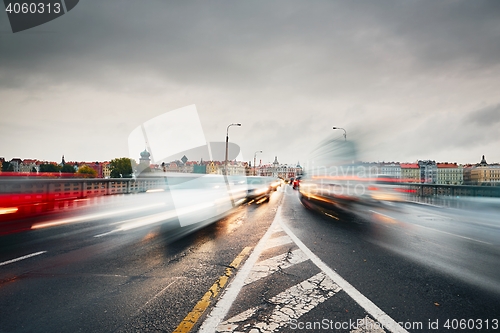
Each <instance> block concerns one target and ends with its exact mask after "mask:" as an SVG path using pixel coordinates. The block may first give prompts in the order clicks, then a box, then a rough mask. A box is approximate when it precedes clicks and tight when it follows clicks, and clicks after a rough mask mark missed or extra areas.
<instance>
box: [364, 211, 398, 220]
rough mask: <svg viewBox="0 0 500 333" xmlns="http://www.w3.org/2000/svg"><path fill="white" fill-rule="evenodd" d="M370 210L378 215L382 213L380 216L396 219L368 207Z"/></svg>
mask: <svg viewBox="0 0 500 333" xmlns="http://www.w3.org/2000/svg"><path fill="white" fill-rule="evenodd" d="M370 212H372V213H375V214H378V215H382V216H384V217H387V218H390V219H391V220H396V219H395V218H394V217H392V216H389V215H385V214H382V213H379V212H376V211H374V210H371V209H370Z"/></svg>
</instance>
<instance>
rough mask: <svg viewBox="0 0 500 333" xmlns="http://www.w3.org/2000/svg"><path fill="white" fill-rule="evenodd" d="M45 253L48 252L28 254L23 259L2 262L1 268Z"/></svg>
mask: <svg viewBox="0 0 500 333" xmlns="http://www.w3.org/2000/svg"><path fill="white" fill-rule="evenodd" d="M45 252H47V251H40V252H35V253H31V254H27V255H25V256H22V257H19V258H16V259H12V260H8V261H4V262H0V266H3V265H8V264H12V263H13V262H16V261H20V260H24V259H28V258H31V257H34V256H38V255H40V254H43V253H45Z"/></svg>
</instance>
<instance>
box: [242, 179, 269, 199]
mask: <svg viewBox="0 0 500 333" xmlns="http://www.w3.org/2000/svg"><path fill="white" fill-rule="evenodd" d="M275 182H276V180H275V179H274V178H272V177H261V176H249V177H247V186H248V189H247V199H248V200H258V199H265V200H269V197H270V196H271V192H272V191H273V184H274V183H275Z"/></svg>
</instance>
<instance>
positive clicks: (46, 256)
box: [0, 186, 500, 332]
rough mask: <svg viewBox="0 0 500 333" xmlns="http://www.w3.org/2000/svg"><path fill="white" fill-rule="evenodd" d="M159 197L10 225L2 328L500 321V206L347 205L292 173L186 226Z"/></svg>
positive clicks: (278, 327)
mask: <svg viewBox="0 0 500 333" xmlns="http://www.w3.org/2000/svg"><path fill="white" fill-rule="evenodd" d="M157 198H160V197H159V194H158V196H152V195H149V196H135V197H132V196H129V197H127V196H124V197H115V198H111V199H108V200H110V201H103V202H102V203H101V205H100V206H99V207H100V209H99V211H96V210H95V209H91V208H92V207H94V206H92V207H83V208H82V209H81V211H79V212H78V215H77V216H75V215H68V216H66V215H58V216H57V217H54V216H51V217H50V218H49V217H47V218H46V220H44V221H42V220H40V221H39V223H40V225H39V226H40V227H39V228H37V229H34V230H32V231H30V232H26V233H20V234H14V235H8V236H4V237H2V238H1V242H0V332H78V331H81V332H173V331H175V330H176V329H177V331H178V332H186V331H187V328H186V327H191V326H192V330H191V331H193V332H194V331H202V332H214V331H219V332H266V331H268V332H271V331H276V332H296V331H309V332H318V331H335V332H361V331H362V329H363V327H362V325H361V324H364V325H365V327H364V329H365V331H368V332H380V330H379V328H378V327H382V326H383V328H384V331H386V332H390V331H393V332H396V331H408V332H429V331H434V332H456V331H461V332H468V331H470V332H498V331H500V327H499V325H500V323H498V320H499V319H500V318H499V317H500V291H499V290H500V288H499V286H500V265H499V263H500V247H499V243H500V237H499V236H500V235H499V225H498V221H496V220H495V218H496V217H497V216H498V214H497V213H496V212H495V211H492V212H490V211H487V210H484V211H480V212H471V211H465V210H454V209H444V208H438V207H433V206H429V205H418V204H412V203H402V204H400V205H379V206H372V207H359V208H358V209H356V210H355V211H354V214H339V213H338V212H335V211H330V210H328V209H326V208H327V207H326V208H325V207H322V208H321V209H319V210H311V209H306V208H305V207H304V205H303V204H302V203H301V202H300V200H299V197H298V193H297V191H292V190H291V189H290V188H289V187H286V186H285V187H282V189H280V190H279V191H278V192H275V193H273V195H272V196H271V199H270V201H269V202H264V203H259V204H257V203H250V204H245V205H242V206H240V207H237V208H236V209H234V210H233V211H232V212H231V213H230V214H229V215H228V216H226V217H225V218H223V219H221V220H219V221H217V222H216V223H213V224H210V225H208V226H206V227H204V228H201V229H198V230H195V231H193V232H192V233H190V234H186V233H184V232H183V229H182V228H178V227H177V225H176V221H175V219H169V220H168V222H167V223H165V222H162V221H161V217H162V215H161V214H164V212H163V210H162V208H163V207H162V206H161V204H160V203H161V200H156V199H157ZM132 199H133V200H132ZM103 200H104V199H103ZM163 217H164V216H163ZM41 223H45V224H41ZM177 224H178V223H177ZM180 230H182V232H181V231H180ZM30 255H31V256H30ZM236 266H237V267H236ZM226 281H227V283H226ZM214 286H215V289H214ZM210 290H211V291H210ZM214 291H215V294H217V295H214ZM207 295H208V296H207ZM361 319H363V321H360V322H358V320H361ZM460 320H462V321H460ZM358 324H360V325H358ZM446 324H448V326H449V328H447V327H446V326H447V325H446ZM460 325H462V327H463V325H465V327H467V325H469V327H470V328H474V329H470V330H469V329H463V330H460V329H459V328H460ZM480 326H481V329H480V328H479V327H480ZM405 328H406V330H405ZM434 328H436V329H434Z"/></svg>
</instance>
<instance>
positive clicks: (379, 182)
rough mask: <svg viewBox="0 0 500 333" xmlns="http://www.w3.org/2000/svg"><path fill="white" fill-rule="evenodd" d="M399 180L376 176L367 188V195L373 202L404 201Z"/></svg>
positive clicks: (386, 176)
mask: <svg viewBox="0 0 500 333" xmlns="http://www.w3.org/2000/svg"><path fill="white" fill-rule="evenodd" d="M399 184H400V180H399V179H398V178H396V177H394V176H391V175H378V176H377V178H376V179H375V180H374V181H373V183H372V184H370V185H369V186H368V187H367V194H368V196H369V198H370V199H371V200H374V201H404V193H405V189H403V188H402V187H401V186H400V185H399Z"/></svg>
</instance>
